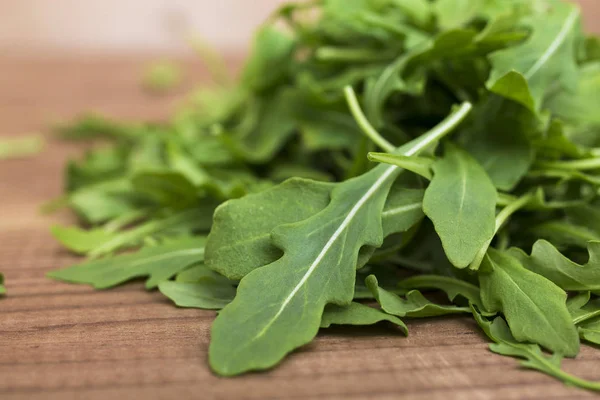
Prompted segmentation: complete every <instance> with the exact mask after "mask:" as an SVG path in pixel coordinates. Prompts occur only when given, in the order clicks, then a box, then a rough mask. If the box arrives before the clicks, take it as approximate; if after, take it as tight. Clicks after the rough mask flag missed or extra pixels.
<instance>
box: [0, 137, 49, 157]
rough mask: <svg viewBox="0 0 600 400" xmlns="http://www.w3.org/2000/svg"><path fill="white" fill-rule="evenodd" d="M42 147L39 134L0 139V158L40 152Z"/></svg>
mask: <svg viewBox="0 0 600 400" xmlns="http://www.w3.org/2000/svg"><path fill="white" fill-rule="evenodd" d="M43 148H44V140H43V138H42V137H41V136H37V135H34V136H22V137H15V138H1V139H0V160H8V159H11V158H21V157H30V156H33V155H36V154H38V153H40V152H41V151H42V150H43Z"/></svg>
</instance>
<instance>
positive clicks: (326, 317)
mask: <svg viewBox="0 0 600 400" xmlns="http://www.w3.org/2000/svg"><path fill="white" fill-rule="evenodd" d="M382 321H389V322H391V323H393V324H394V325H397V326H398V327H399V328H400V329H401V330H402V332H403V333H404V334H405V335H407V334H408V328H407V327H406V325H405V324H404V322H402V320H401V319H400V318H398V317H395V316H393V315H389V314H386V313H384V312H382V311H381V310H378V309H376V308H373V307H369V306H366V305H364V304H361V303H356V302H352V303H350V305H349V306H345V307H341V306H336V305H334V304H330V305H328V306H327V307H325V311H324V312H323V318H322V319H321V328H329V327H330V326H331V325H374V324H376V323H378V322H382Z"/></svg>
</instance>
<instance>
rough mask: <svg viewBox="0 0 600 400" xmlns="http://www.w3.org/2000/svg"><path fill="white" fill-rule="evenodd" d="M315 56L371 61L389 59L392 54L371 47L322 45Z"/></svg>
mask: <svg viewBox="0 0 600 400" xmlns="http://www.w3.org/2000/svg"><path fill="white" fill-rule="evenodd" d="M315 56H316V57H317V59H318V60H320V61H345V62H348V61H351V62H361V61H362V62H372V61H382V60H389V59H391V58H393V55H392V54H390V53H389V52H382V51H376V50H371V49H357V48H355V49H347V48H343V47H333V46H323V47H319V48H318V49H317V51H316V52H315Z"/></svg>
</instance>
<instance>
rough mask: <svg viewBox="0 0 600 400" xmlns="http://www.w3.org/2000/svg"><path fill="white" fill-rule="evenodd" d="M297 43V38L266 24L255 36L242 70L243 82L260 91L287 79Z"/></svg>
mask: <svg viewBox="0 0 600 400" xmlns="http://www.w3.org/2000/svg"><path fill="white" fill-rule="evenodd" d="M295 45H296V42H295V40H294V39H293V38H292V37H290V36H289V35H288V34H286V33H283V32H281V31H280V30H278V29H277V28H275V27H273V26H271V25H265V26H264V27H263V28H261V29H260V30H259V31H258V32H257V33H256V36H255V37H254V45H253V48H252V51H251V53H250V54H251V55H250V58H249V59H248V61H247V62H246V66H245V67H244V70H243V72H242V83H243V84H244V85H245V86H247V87H249V88H251V89H253V90H256V91H260V90H265V89H267V88H269V87H271V86H273V85H275V84H277V83H279V82H280V81H282V80H283V79H285V77H286V76H287V74H288V68H289V66H290V61H291V57H290V56H291V54H292V52H293V51H294V48H295Z"/></svg>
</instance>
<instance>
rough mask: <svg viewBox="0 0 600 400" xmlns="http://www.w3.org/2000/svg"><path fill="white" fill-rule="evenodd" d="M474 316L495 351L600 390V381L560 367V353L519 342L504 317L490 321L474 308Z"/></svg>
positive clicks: (531, 366)
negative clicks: (569, 372)
mask: <svg viewBox="0 0 600 400" xmlns="http://www.w3.org/2000/svg"><path fill="white" fill-rule="evenodd" d="M473 316H474V317H475V320H476V321H477V323H478V324H479V327H480V328H481V329H482V330H483V331H484V332H485V334H486V335H487V336H488V337H489V338H490V339H491V340H493V341H494V343H492V344H490V350H491V351H493V352H494V353H496V354H500V355H503V356H509V357H518V358H523V359H525V361H522V362H521V365H522V366H523V367H525V368H529V369H534V370H537V371H540V372H543V373H544V374H547V375H549V376H552V377H554V378H556V379H559V380H561V381H563V382H565V383H567V384H569V385H572V386H575V387H580V388H583V389H588V390H596V391H597V390H600V383H596V382H590V381H587V380H584V379H581V378H578V377H576V376H573V375H571V374H568V373H566V372H564V371H562V370H561V369H560V362H561V360H562V356H561V355H560V354H559V353H556V354H553V355H552V356H546V355H544V353H542V350H541V349H540V347H539V346H538V345H536V344H530V343H521V342H518V341H517V340H516V339H515V338H514V337H513V335H512V334H511V331H510V329H509V328H508V326H507V325H506V322H505V321H504V320H503V319H502V317H497V318H495V319H494V320H493V321H492V322H490V321H488V320H486V319H485V318H483V317H482V316H481V315H480V314H479V313H478V312H477V311H476V310H475V309H473Z"/></svg>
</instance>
